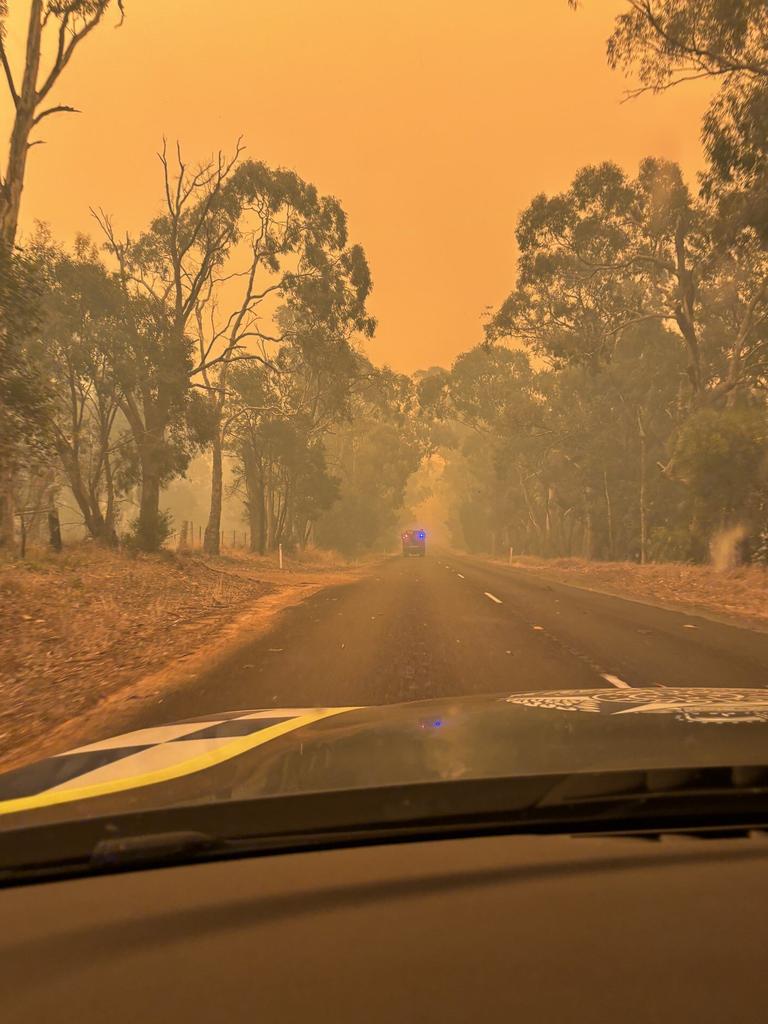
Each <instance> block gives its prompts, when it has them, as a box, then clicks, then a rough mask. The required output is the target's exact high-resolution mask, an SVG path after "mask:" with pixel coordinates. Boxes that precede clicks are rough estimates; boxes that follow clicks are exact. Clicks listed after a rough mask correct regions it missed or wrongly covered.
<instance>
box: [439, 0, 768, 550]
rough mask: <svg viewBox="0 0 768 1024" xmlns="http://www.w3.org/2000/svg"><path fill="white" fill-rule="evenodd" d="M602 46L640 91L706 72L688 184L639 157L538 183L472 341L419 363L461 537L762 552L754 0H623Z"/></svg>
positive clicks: (766, 309)
mask: <svg viewBox="0 0 768 1024" xmlns="http://www.w3.org/2000/svg"><path fill="white" fill-rule="evenodd" d="M627 7H628V10H627V11H626V12H625V13H624V14H622V15H621V16H620V17H619V18H618V19H617V23H616V29H615V32H614V34H613V35H612V37H611V39H610V40H609V44H608V56H609V61H610V63H611V64H612V65H614V66H622V67H624V68H626V69H629V70H632V71H636V72H637V73H638V75H639V79H640V84H639V87H638V88H637V90H635V91H636V93H638V94H639V93H641V92H643V91H646V90H651V91H661V90H664V89H666V88H669V87H671V86H674V85H676V84H678V83H679V82H682V81H685V80H686V79H687V78H689V77H700V76H702V75H710V76H712V77H713V78H715V79H716V80H717V81H718V82H719V83H720V84H719V89H718V91H717V93H716V95H715V98H714V100H713V102H712V104H711V106H710V108H709V109H708V111H707V113H706V117H705V122H704V133H703V134H704V142H705V149H706V152H707V156H708V160H709V164H708V169H707V173H706V174H705V175H704V176H703V178H702V181H701V183H700V187H699V188H698V189H695V188H693V187H691V185H689V184H688V183H686V182H685V181H684V180H683V176H682V174H681V171H680V169H679V168H678V167H677V166H676V165H675V164H672V163H669V162H666V161H662V160H658V159H653V158H648V159H646V160H644V161H643V162H642V164H641V165H640V167H639V169H638V171H637V174H636V175H628V174H626V173H625V172H624V171H622V170H621V169H620V168H619V167H617V166H615V165H613V164H610V163H605V164H602V165H599V166H590V167H585V168H582V169H581V170H580V171H578V172H577V173H576V175H575V176H574V178H573V181H572V183H571V185H570V187H569V188H568V189H566V190H565V191H564V192H562V193H560V194H558V195H551V196H547V195H539V196H537V197H536V198H535V199H534V200H533V201H532V202H531V204H530V206H529V207H528V208H527V209H526V210H525V211H524V212H523V214H522V215H521V217H520V219H519V222H518V227H517V245H518V250H519V261H518V274H517V280H516V282H515V286H514V288H513V289H512V291H511V293H510V295H509V297H508V298H507V299H506V301H505V302H504V303H503V304H502V305H501V307H500V308H499V309H498V310H497V311H496V312H495V314H494V315H493V316H492V317H491V318H490V320H489V322H488V324H487V327H486V340H485V343H484V345H482V346H481V347H479V348H477V349H474V350H472V351H470V352H468V353H465V354H464V355H463V356H461V357H460V358H459V359H458V360H457V361H456V363H455V364H454V366H453V368H452V369H451V371H450V372H449V373H434V372H433V373H430V374H429V375H428V376H427V378H426V379H425V380H424V381H422V383H421V385H420V390H421V399H422V404H423V405H424V407H425V408H428V409H431V410H432V411H433V412H434V414H435V415H437V416H439V417H441V418H443V419H445V420H448V421H450V422H452V423H453V424H455V438H454V443H453V446H452V448H450V449H447V450H446V452H445V454H446V457H447V460H448V462H447V467H446V470H445V473H444V480H443V488H444V491H445V494H446V497H447V500H448V503H449V506H450V509H451V513H450V517H451V522H450V526H451V529H452V532H453V537H454V541H455V542H456V543H459V544H465V545H467V546H468V547H469V548H471V549H476V550H493V551H496V552H500V551H501V550H506V549H507V548H508V547H511V548H512V549H513V550H515V551H517V552H529V553H535V554H542V555H582V556H584V557H587V558H592V557H599V558H622V559H636V560H639V561H646V560H649V559H658V560H666V559H696V560H701V559H705V558H707V557H708V556H709V554H710V549H711V545H712V542H713V539H714V540H718V541H719V540H721V539H725V540H726V541H730V542H731V544H732V548H733V549H734V551H735V550H736V548H737V547H738V549H739V550H738V553H739V554H740V555H741V557H746V558H749V559H760V560H763V561H765V560H768V457H767V454H766V453H767V451H768V446H767V444H766V441H767V440H768V410H767V405H766V385H767V384H768V8H767V7H766V5H765V4H764V2H762V0H729V2H727V3H723V2H721V0H704V2H696V3H693V2H692V0H630V2H629V3H628V5H627Z"/></svg>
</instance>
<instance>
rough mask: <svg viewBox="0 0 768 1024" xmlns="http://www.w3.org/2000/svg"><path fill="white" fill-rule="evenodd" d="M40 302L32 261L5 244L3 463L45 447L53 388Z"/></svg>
mask: <svg viewBox="0 0 768 1024" xmlns="http://www.w3.org/2000/svg"><path fill="white" fill-rule="evenodd" d="M40 306H41V284H40V281H39V279H38V277H37V274H36V272H35V266H34V264H33V262H31V261H30V260H29V259H28V258H26V257H24V256H23V255H21V254H19V253H10V252H8V251H7V250H6V249H3V248H2V247H0V461H2V462H5V463H6V464H8V463H13V462H14V461H16V460H18V459H19V458H20V457H22V456H23V453H25V452H26V457H29V456H30V455H31V454H33V453H35V452H38V453H39V452H41V451H43V450H44V448H45V445H46V426H47V422H48V416H49V413H50V388H49V381H48V380H47V379H46V377H45V375H44V374H43V373H42V372H41V366H40V361H39V352H38V351H37V347H36V344H35V341H36V330H37V326H38V324H39V321H40V316H41V312H40Z"/></svg>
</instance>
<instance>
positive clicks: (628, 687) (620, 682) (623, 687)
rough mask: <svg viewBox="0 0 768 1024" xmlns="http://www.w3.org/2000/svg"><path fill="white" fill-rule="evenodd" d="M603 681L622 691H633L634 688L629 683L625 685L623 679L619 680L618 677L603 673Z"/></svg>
mask: <svg viewBox="0 0 768 1024" xmlns="http://www.w3.org/2000/svg"><path fill="white" fill-rule="evenodd" d="M603 679H605V681H606V682H607V683H610V684H611V686H617V687H618V688H619V689H620V690H631V689H632V687H631V685H630V684H629V683H625V682H624V680H623V679H619V677H618V676H612V675H610V674H609V673H608V672H603Z"/></svg>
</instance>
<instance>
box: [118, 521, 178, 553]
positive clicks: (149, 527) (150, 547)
mask: <svg viewBox="0 0 768 1024" xmlns="http://www.w3.org/2000/svg"><path fill="white" fill-rule="evenodd" d="M172 532H173V518H172V516H171V514H170V513H169V512H160V511H158V512H157V514H156V515H154V516H141V517H139V516H137V517H136V518H135V519H134V520H133V521H132V522H131V524H130V526H129V528H128V531H127V532H126V534H125V537H124V543H125V545H126V547H127V548H128V550H133V551H159V550H160V549H161V548H162V546H163V544H164V543H165V542H166V540H168V538H169V537H170V536H171V534H172Z"/></svg>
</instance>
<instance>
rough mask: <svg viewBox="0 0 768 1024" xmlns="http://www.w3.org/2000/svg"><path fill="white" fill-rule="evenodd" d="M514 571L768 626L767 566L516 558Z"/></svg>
mask: <svg viewBox="0 0 768 1024" xmlns="http://www.w3.org/2000/svg"><path fill="white" fill-rule="evenodd" d="M513 567H517V568H520V569H530V570H533V571H535V572H536V573H540V574H544V575H547V576H551V577H553V578H555V579H558V580H560V581H561V582H563V583H572V584H578V585H580V586H586V587H593V588H595V589H599V590H605V591H607V592H609V593H615V594H619V595H622V596H627V597H638V598H640V599H643V600H649V601H653V602H658V603H661V604H670V605H679V606H680V607H685V608H688V609H696V608H698V609H701V610H702V611H705V612H710V613H715V614H719V615H726V616H729V617H733V618H736V619H740V620H743V621H745V622H748V623H751V624H754V625H768V571H766V569H765V568H763V567H762V566H756V565H744V566H740V567H739V568H736V569H729V570H726V571H718V570H716V569H714V568H712V567H711V566H706V565H686V564H683V563H666V564H659V565H655V564H652V565H635V564H634V563H632V562H587V561H585V560H584V559H581V558H552V559H543V558H531V557H525V556H522V557H517V558H515V560H514V562H513Z"/></svg>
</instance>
